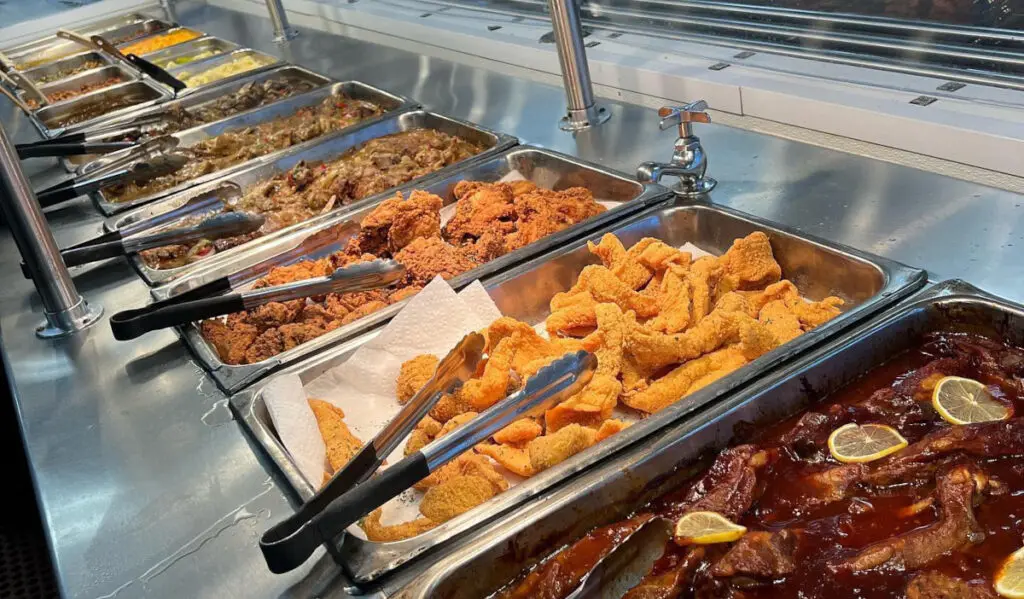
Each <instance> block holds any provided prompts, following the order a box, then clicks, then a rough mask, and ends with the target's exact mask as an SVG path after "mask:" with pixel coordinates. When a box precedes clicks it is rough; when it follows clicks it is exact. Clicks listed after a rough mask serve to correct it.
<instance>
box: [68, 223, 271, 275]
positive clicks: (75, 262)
mask: <svg viewBox="0 0 1024 599" xmlns="http://www.w3.org/2000/svg"><path fill="white" fill-rule="evenodd" d="M264 222H266V218H265V217H264V216H263V215H261V214H254V213H251V212H225V213H223V214H216V215H214V216H211V217H210V218H208V219H206V220H204V221H203V222H201V223H199V224H198V225H195V226H188V227H181V228H176V229H166V230H163V231H158V232H156V233H150V234H146V235H141V234H139V235H131V236H128V237H124V238H122V239H117V240H110V241H101V242H98V243H93V244H90V245H78V246H75V247H73V248H68V249H66V250H61V253H60V255H61V257H62V258H64V265H65V266H81V265H83V264H88V263H90V262H96V261H97V260H105V259H107V258H114V257H117V256H125V255H128V254H137V253H139V252H141V251H143V250H149V249H153V248H158V247H164V246H166V245H185V244H189V243H193V242H196V241H200V240H202V239H209V240H211V241H212V240H215V239H222V238H224V237H234V236H236V235H246V234H248V233H252V232H254V231H258V230H259V228H260V227H262V226H263V223H264Z"/></svg>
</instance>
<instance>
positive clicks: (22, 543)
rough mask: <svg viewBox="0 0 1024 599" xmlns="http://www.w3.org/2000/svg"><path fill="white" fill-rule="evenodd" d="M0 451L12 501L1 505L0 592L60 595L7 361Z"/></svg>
mask: <svg viewBox="0 0 1024 599" xmlns="http://www.w3.org/2000/svg"><path fill="white" fill-rule="evenodd" d="M0 456H5V457H6V459H5V460H4V466H5V467H6V469H7V471H8V475H9V478H8V484H7V488H6V489H5V490H6V491H7V493H5V495H6V496H7V499H8V501H7V502H5V504H6V505H9V506H10V508H8V509H4V510H0V597H2V598H3V599H50V598H53V597H59V596H60V595H59V593H58V592H57V585H56V583H55V581H54V579H53V568H52V565H51V564H50V555H49V552H48V550H47V548H46V539H45V538H44V536H43V528H42V524H41V522H40V519H39V510H38V509H37V507H36V501H35V496H34V494H33V493H34V492H33V490H32V481H31V478H30V477H29V473H28V465H27V464H26V462H25V450H24V447H23V445H22V441H21V431H19V430H18V421H17V419H16V417H15V412H14V403H13V401H12V400H11V393H10V385H8V382H7V369H6V364H5V365H4V368H0Z"/></svg>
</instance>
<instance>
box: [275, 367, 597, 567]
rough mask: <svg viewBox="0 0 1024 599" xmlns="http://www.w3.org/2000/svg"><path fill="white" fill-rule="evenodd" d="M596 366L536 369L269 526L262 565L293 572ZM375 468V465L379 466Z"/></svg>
mask: <svg viewBox="0 0 1024 599" xmlns="http://www.w3.org/2000/svg"><path fill="white" fill-rule="evenodd" d="M596 367H597V358H595V357H594V355H593V354H591V353H588V352H585V351H578V352H575V353H571V354H566V355H565V356H562V357H561V358H559V359H557V360H555V361H554V362H552V363H550V364H548V365H547V366H545V367H544V368H541V369H540V371H538V372H537V374H535V375H534V376H532V377H531V378H530V379H529V380H527V381H526V384H525V385H524V386H523V388H522V389H521V390H519V391H518V392H516V393H513V394H512V395H510V396H508V397H506V398H505V399H503V400H501V401H499V402H498V403H496V404H495V405H493V406H491V407H490V408H488V409H487V410H486V411H485V412H484V413H482V414H480V415H479V416H477V417H476V418H474V419H473V420H471V421H469V422H468V423H466V424H464V425H463V426H461V427H459V428H456V429H455V430H454V431H452V432H450V433H448V434H447V435H445V436H444V437H442V438H440V439H438V440H437V441H434V442H433V443H431V444H429V445H427V446H426V447H424V448H423V449H422V450H420V451H417V452H414V453H412V454H410V455H409V456H407V457H406V458H405V459H403V460H402V461H400V462H398V463H397V464H395V465H394V466H391V467H389V468H387V469H385V470H384V471H383V472H382V473H381V474H380V475H379V476H377V477H375V478H373V479H369V480H366V482H363V483H362V484H357V485H356V486H355V487H354V488H351V490H349V491H348V492H346V493H344V494H343V495H341V496H340V497H337V498H336V499H334V498H333V497H332V498H325V499H322V500H320V501H319V502H318V505H317V506H316V507H317V508H318V509H315V510H307V509H305V508H303V509H301V510H300V511H299V512H298V513H296V514H295V515H294V516H292V517H291V518H288V519H286V520H284V521H283V522H281V523H280V524H277V525H276V526H274V527H272V528H271V529H270V530H268V531H267V532H265V533H264V534H263V537H262V538H260V549H261V550H262V551H263V557H264V559H265V560H266V562H267V566H268V567H269V568H270V570H271V572H274V573H276V574H280V573H283V572H288V571H290V570H293V569H295V568H297V567H298V566H300V565H301V564H302V563H303V562H305V561H306V559H308V558H309V556H310V555H312V553H313V551H315V550H316V548H317V547H318V546H320V545H322V544H324V543H330V542H332V540H333V539H335V538H337V537H338V536H339V535H341V534H342V533H344V531H345V529H346V528H348V527H349V526H351V525H352V524H354V523H355V522H357V521H358V520H359V519H360V518H362V517H363V516H365V515H366V514H368V513H370V512H371V511H373V510H375V509H377V508H378V507H380V506H382V505H384V504H385V503H387V502H388V501H389V500H390V499H392V498H393V497H396V496H397V495H399V494H400V493H402V492H403V491H405V490H406V489H408V488H409V487H411V486H413V485H414V484H416V483H417V482H419V481H421V480H423V479H424V478H426V477H427V476H429V475H430V473H432V472H434V471H435V470H437V469H438V468H440V467H441V466H443V465H445V464H447V463H448V462H450V461H451V460H453V459H454V458H455V457H457V456H459V455H460V454H462V453H463V452H465V451H467V450H469V449H471V448H472V447H473V446H474V445H476V444H477V443H480V442H481V441H484V440H485V439H487V438H488V437H490V436H491V435H493V434H494V433H496V432H498V431H499V430H501V429H502V428H504V427H505V426H507V425H509V424H511V423H512V422H514V421H515V420H518V419H519V418H523V417H525V416H528V415H532V414H536V413H542V412H543V410H545V409H547V408H548V407H550V406H551V405H553V404H555V403H557V402H559V401H561V400H563V399H565V398H567V397H569V396H571V395H573V394H575V393H577V392H579V391H580V390H581V389H582V388H583V386H584V385H586V384H587V383H588V382H589V381H590V378H591V376H593V373H594V369H595V368H596ZM439 397H440V396H438V398H439ZM435 401H436V400H435ZM403 412H404V410H403ZM401 416H402V413H400V414H399V417H401ZM410 422H411V424H409V425H407V430H405V433H406V434H408V432H409V431H411V430H412V427H413V426H415V424H416V422H418V420H411V419H410ZM350 465H351V464H350ZM376 466H379V462H378V463H377V464H376ZM348 469H349V467H348V466H346V468H345V469H344V470H342V471H341V472H340V473H339V474H338V475H336V476H335V478H334V479H332V483H333V482H334V480H337V479H338V478H339V477H341V476H342V475H345V474H346V472H347V471H348ZM370 473H372V472H361V473H359V474H360V475H359V476H358V477H347V478H346V480H357V481H358V480H365V479H366V478H367V477H368V476H369V474H370ZM328 486H330V483H329V484H328ZM326 490H327V489H325V490H324V491H326ZM324 491H321V492H320V494H323V493H324ZM311 501H312V500H311ZM324 504H326V505H324Z"/></svg>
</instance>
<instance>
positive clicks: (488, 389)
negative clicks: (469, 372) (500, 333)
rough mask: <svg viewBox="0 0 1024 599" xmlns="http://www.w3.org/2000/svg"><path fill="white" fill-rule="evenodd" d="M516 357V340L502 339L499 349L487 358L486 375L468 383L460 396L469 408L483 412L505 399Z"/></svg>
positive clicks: (463, 387)
mask: <svg viewBox="0 0 1024 599" xmlns="http://www.w3.org/2000/svg"><path fill="white" fill-rule="evenodd" d="M514 356H515V347H514V340H513V339H512V338H511V337H508V338H505V339H502V340H501V341H500V342H499V343H498V345H497V347H495V348H494V350H493V351H491V352H490V353H489V354H488V356H487V364H486V365H485V366H484V373H483V374H482V375H481V376H479V377H477V378H474V379H470V380H468V381H466V384H464V385H463V386H462V389H461V390H460V395H462V396H463V397H464V398H465V400H466V401H467V402H468V404H469V406H470V407H471V408H473V409H474V410H476V411H477V412H482V411H484V410H486V409H487V408H489V407H491V406H492V405H494V404H495V403H497V401H498V400H499V399H501V398H503V397H505V393H506V391H507V390H508V387H509V383H510V382H511V380H512V358H513V357H514Z"/></svg>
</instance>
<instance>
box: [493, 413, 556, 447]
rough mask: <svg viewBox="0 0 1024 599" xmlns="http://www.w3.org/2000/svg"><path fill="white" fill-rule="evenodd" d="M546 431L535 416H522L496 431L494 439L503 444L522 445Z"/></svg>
mask: <svg viewBox="0 0 1024 599" xmlns="http://www.w3.org/2000/svg"><path fill="white" fill-rule="evenodd" d="M542 432H544V431H543V429H541V426H540V424H539V423H538V422H537V421H536V420H534V419H533V418H520V419H519V420H516V421H515V422H513V423H512V424H510V425H508V426H506V427H505V428H503V429H501V430H500V431H498V432H496V433H494V441H495V442H496V443H500V444H502V445H522V444H524V443H529V442H530V441H533V440H534V439H536V438H537V437H539V436H540V434H541V433H542Z"/></svg>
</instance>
